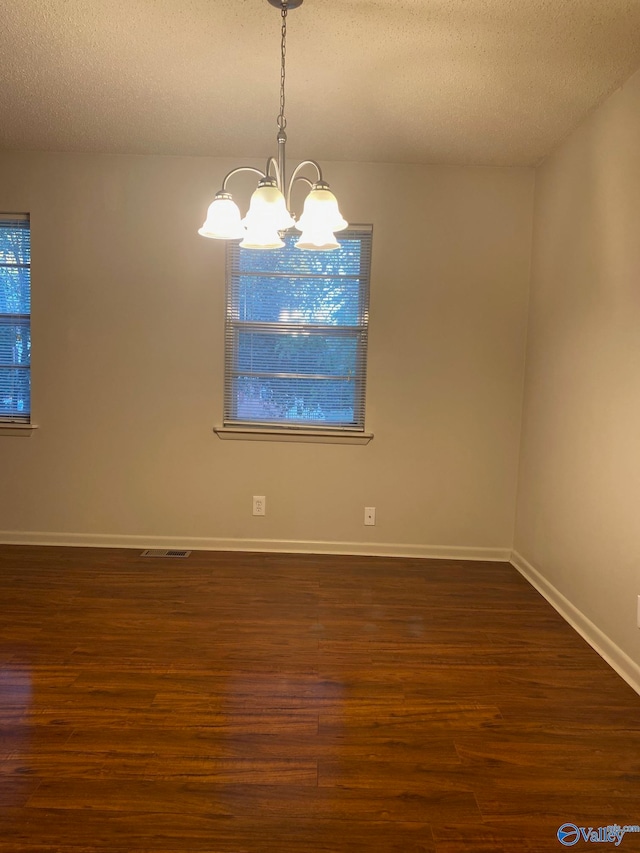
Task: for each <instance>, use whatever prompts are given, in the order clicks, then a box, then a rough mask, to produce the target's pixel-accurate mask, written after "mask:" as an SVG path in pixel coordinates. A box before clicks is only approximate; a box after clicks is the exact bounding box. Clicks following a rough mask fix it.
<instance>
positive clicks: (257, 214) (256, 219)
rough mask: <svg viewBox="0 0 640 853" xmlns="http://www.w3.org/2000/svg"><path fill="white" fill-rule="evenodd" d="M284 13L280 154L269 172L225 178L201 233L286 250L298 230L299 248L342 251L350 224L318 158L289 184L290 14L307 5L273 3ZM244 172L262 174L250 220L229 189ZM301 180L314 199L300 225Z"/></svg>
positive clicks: (306, 206) (308, 201) (299, 167)
mask: <svg viewBox="0 0 640 853" xmlns="http://www.w3.org/2000/svg"><path fill="white" fill-rule="evenodd" d="M268 2H269V3H270V4H271V5H272V6H275V7H276V8H278V9H280V14H281V18H282V27H281V49H280V60H281V61H280V114H279V115H278V120H277V124H278V134H277V137H276V139H277V142H278V156H277V158H275V157H269V159H268V160H267V165H266V168H265V170H264V172H263V171H261V170H260V169H256V168H254V167H253V166H238V167H237V168H235V169H232V170H231V171H230V172H228V173H227V174H226V175H225V178H224V180H223V181H222V188H221V189H220V190H219V191H218V192H217V193H216V195H215V198H214V200H213V201H212V203H211V204H210V205H209V210H208V212H207V218H206V220H205V222H204V225H203V226H202V228H200V229H199V231H198V234H201V235H202V236H203V237H213V238H215V239H218V240H239V239H241V240H242V242H241V243H240V246H241V247H242V248H244V249H280V248H282V246H284V242H283V240H282V236H283V232H285V231H288V230H289V229H292V228H295V229H296V230H298V231H300V232H302V233H301V235H300V238H299V239H298V241H297V242H296V244H295V245H296V248H298V249H310V250H313V251H327V250H330V249H338V248H339V243H338V242H337V240H336V237H335V232H336V231H342V230H343V229H344V228H346V227H347V226H348V223H347V222H346V221H345V220H344V219H343V218H342V214H341V213H340V210H339V209H338V202H337V199H336V197H335V196H334V194H333V193H332V192H331V190H330V189H329V184H327V183H326V182H325V181H324V180H323V177H322V169H321V168H320V166H319V164H318V163H316V161H315V160H303V161H302V162H301V163H299V164H298V165H297V166H296V167H295V169H294V170H293V172H292V173H291V177H290V178H289V180H288V181H287V170H286V156H285V149H286V144H287V134H286V132H285V128H286V126H287V120H286V118H285V115H284V107H285V77H286V53H287V12H288V11H289V10H290V9H296V8H297V7H298V6H300V5H302V2H303V0H268ZM309 168H310V169H312V170H314V171H315V175H314V177H315V180H311V179H310V178H309V177H307V176H306V175H303V174H301V172H302V171H303V170H305V169H307V170H308V169H309ZM239 172H254V173H255V174H257V175H259V177H260V180H259V181H258V187H257V189H256V190H255V191H254V193H253V195H252V196H251V201H250V203H249V211H248V213H247V215H246V216H245V218H244V219H242V218H241V215H240V209H239V208H238V205H237V204H236V203H235V202H234V200H233V198H232V196H231V193H230V192H228V190H227V184H228V183H229V180H230V179H231V178H233V176H234V175H237V174H238V173H239ZM296 182H301V183H304V184H307V185H308V187H309V188H310V189H309V192H308V195H307V197H306V199H305V202H304V207H303V211H302V216H301V217H300V218H299V219H298V220H297V221H296V220H295V218H294V217H293V215H292V213H291V190H292V188H293V185H294V184H295V183H296Z"/></svg>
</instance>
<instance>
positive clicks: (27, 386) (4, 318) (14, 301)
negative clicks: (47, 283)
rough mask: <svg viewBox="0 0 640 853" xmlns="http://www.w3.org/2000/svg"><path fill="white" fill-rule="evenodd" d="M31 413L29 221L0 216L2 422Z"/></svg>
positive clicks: (27, 417) (0, 408) (0, 397)
mask: <svg viewBox="0 0 640 853" xmlns="http://www.w3.org/2000/svg"><path fill="white" fill-rule="evenodd" d="M30 413H31V239H30V229H29V217H28V216H26V215H19V214H0V421H25V422H27V423H28V422H29V418H30Z"/></svg>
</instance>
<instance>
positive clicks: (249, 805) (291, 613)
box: [0, 546, 640, 853]
mask: <svg viewBox="0 0 640 853" xmlns="http://www.w3.org/2000/svg"><path fill="white" fill-rule="evenodd" d="M566 822H570V823H573V824H575V825H576V826H578V827H585V828H589V827H593V828H594V829H597V828H598V827H600V826H608V825H612V824H616V823H617V824H619V825H621V826H623V825H625V824H640V697H639V696H637V695H636V694H635V693H634V692H633V691H632V690H631V688H630V687H628V686H627V685H626V684H625V683H624V682H623V681H622V680H621V679H620V678H619V677H618V676H617V675H616V674H615V673H614V672H613V671H612V670H611V669H610V668H609V667H608V666H607V665H606V664H605V663H604V662H603V661H602V660H601V659H600V658H599V657H598V656H597V655H596V653H595V652H593V651H592V650H591V649H590V648H589V646H588V645H587V644H586V643H585V642H584V641H583V640H582V639H581V638H580V637H579V636H578V635H577V634H576V633H575V632H574V631H573V630H572V629H571V628H570V627H569V626H568V625H566V624H565V623H564V622H563V621H562V619H561V618H560V617H559V616H558V615H557V614H556V613H555V611H554V610H553V609H552V608H551V607H550V606H549V605H548V604H547V603H546V602H545V601H544V599H542V598H541V597H540V596H539V595H538V593H537V592H535V590H533V589H532V588H531V587H530V586H529V585H528V584H527V583H526V582H525V581H524V580H523V579H522V578H521V577H520V576H519V575H518V573H517V572H516V571H515V569H513V568H512V567H511V566H509V565H507V564H503V563H462V562H449V561H421V560H401V559H398V560H392V559H382V558H357V557H320V556H307V555H304V556H298V555H265V554H262V555H259V554H229V553H204V552H201V553H196V552H194V553H193V554H192V555H191V557H189V558H188V559H186V560H177V559H173V560H172V559H158V558H142V557H140V556H139V552H133V551H126V550H103V549H71V548H36V547H10V546H2V547H0V851H1V853H36V851H37V853H54V851H56V853H80V851H87V852H88V851H105V853H106V851H110V853H129V851H132V853H133V851H135V853H143V851H145V853H169V851H170V853H191V851H194V852H195V851H197V853H298V852H299V853H312V851H336V853H338V851H345V853H347V851H349V852H350V851H402V853H412V851H430V853H459V851H478V853H489V851H491V853H514V851H536V853H544V851H559V850H563V849H565V847H564V846H563V845H562V844H561V843H560V842H559V840H558V837H557V830H558V828H559V827H560V825H561V824H564V823H566ZM593 847H594V843H593V842H586V841H583V840H580V841H578V843H577V844H576V845H575V847H574V848H573V849H576V850H579V849H591V848H593ZM595 849H600V850H606V849H620V850H622V851H629V850H640V833H638V834H627V835H626V836H625V837H624V838H623V840H622V842H621V844H620V845H619V847H616V846H615V845H614V844H613V843H599V844H598V846H597V847H595Z"/></svg>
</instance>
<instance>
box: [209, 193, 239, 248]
mask: <svg viewBox="0 0 640 853" xmlns="http://www.w3.org/2000/svg"><path fill="white" fill-rule="evenodd" d="M244 233H245V231H244V228H243V226H242V222H241V220H240V211H239V209H238V205H237V204H236V203H235V202H234V200H233V199H232V198H231V196H230V195H229V193H225V192H219V193H216V197H215V198H214V200H213V201H212V202H211V204H210V205H209V210H208V211H207V218H206V219H205V221H204V225H203V226H202V228H200V229H199V230H198V234H200V235H202V237H213V238H214V239H216V240H239V239H240V237H243V236H244Z"/></svg>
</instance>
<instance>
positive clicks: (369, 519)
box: [364, 506, 376, 527]
mask: <svg viewBox="0 0 640 853" xmlns="http://www.w3.org/2000/svg"><path fill="white" fill-rule="evenodd" d="M364 523H365V524H366V525H367V527H373V525H374V524H375V523H376V508H375V507H374V506H366V507H365V508H364Z"/></svg>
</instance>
